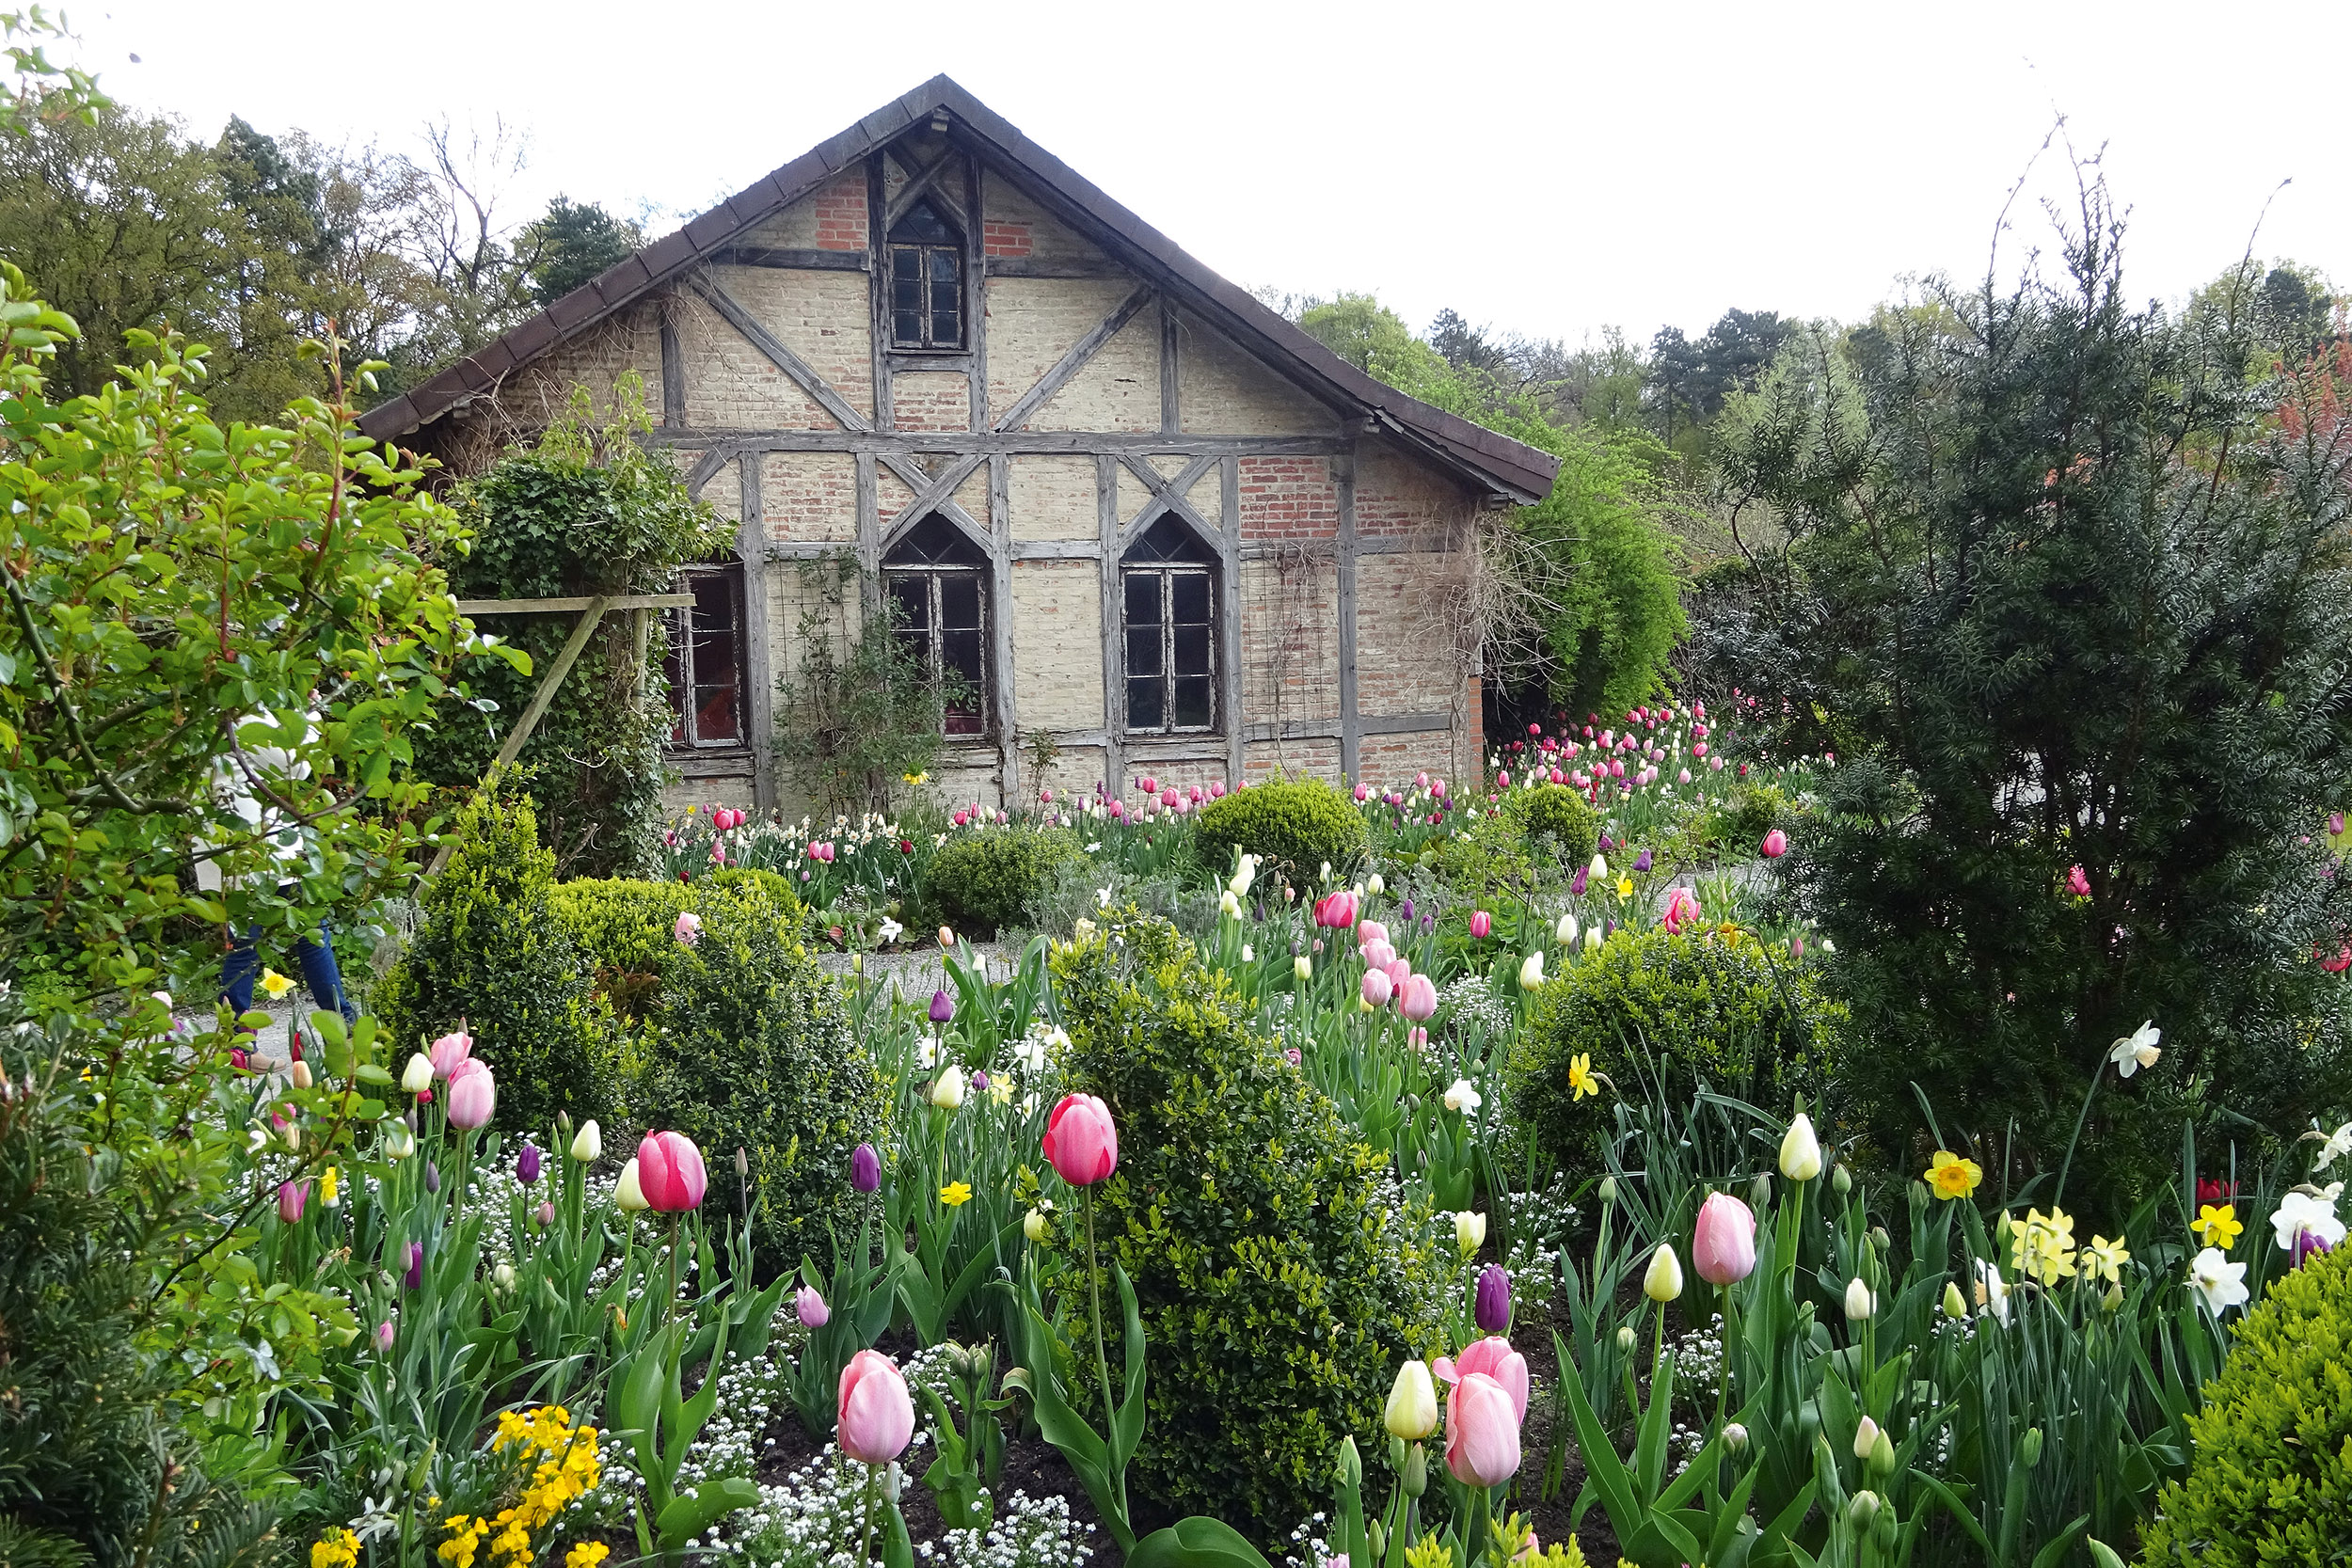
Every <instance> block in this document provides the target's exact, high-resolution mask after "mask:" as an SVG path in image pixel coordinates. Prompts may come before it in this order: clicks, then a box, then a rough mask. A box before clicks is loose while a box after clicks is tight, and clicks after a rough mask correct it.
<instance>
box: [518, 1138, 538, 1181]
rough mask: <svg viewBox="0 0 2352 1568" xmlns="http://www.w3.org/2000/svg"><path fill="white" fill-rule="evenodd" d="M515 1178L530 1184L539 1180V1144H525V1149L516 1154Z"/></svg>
mask: <svg viewBox="0 0 2352 1568" xmlns="http://www.w3.org/2000/svg"><path fill="white" fill-rule="evenodd" d="M515 1180H517V1181H519V1182H521V1183H522V1184H523V1185H524V1186H526V1187H528V1186H530V1185H531V1184H532V1182H533V1181H536V1180H539V1146H538V1145H537V1144H525V1145H523V1151H522V1152H521V1153H520V1154H517V1155H516V1156H515Z"/></svg>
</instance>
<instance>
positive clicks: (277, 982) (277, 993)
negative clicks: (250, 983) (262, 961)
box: [262, 969, 294, 1002]
mask: <svg viewBox="0 0 2352 1568" xmlns="http://www.w3.org/2000/svg"><path fill="white" fill-rule="evenodd" d="M290 990H294V982H293V981H292V980H289V979H287V978H286V977H285V976H284V975H283V974H278V971H276V970H274V969H264V970H262V995H264V996H266V997H268V998H269V999H270V1000H271V1001H272V1002H276V1001H278V1000H279V999H280V998H282V997H283V996H284V995H285V994H286V993H287V992H288V991H290Z"/></svg>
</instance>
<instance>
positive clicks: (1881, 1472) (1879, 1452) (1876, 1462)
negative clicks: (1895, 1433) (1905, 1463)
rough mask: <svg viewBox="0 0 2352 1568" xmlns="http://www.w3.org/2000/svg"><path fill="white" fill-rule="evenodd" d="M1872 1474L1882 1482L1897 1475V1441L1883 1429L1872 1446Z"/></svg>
mask: <svg viewBox="0 0 2352 1568" xmlns="http://www.w3.org/2000/svg"><path fill="white" fill-rule="evenodd" d="M1870 1473H1871V1474H1872V1475H1874V1476H1877V1477H1879V1478H1881V1479H1882V1480H1883V1479H1884V1478H1885V1477H1887V1476H1891V1475H1893V1474H1894V1473H1895V1440H1894V1439H1893V1438H1892V1437H1889V1436H1888V1435H1887V1434H1886V1433H1885V1431H1884V1430H1883V1429H1881V1431H1880V1433H1879V1434H1878V1436H1877V1438H1876V1439H1874V1440H1873V1441H1872V1442H1871V1444H1870Z"/></svg>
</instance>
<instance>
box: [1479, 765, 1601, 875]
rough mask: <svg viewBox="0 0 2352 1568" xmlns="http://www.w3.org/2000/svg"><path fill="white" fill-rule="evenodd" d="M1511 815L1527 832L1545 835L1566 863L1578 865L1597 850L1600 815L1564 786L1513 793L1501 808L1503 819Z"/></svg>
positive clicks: (1550, 785)
mask: <svg viewBox="0 0 2352 1568" xmlns="http://www.w3.org/2000/svg"><path fill="white" fill-rule="evenodd" d="M1514 814H1516V816H1517V817H1518V821H1519V822H1520V823H1521V824H1522V825H1524V826H1525V828H1526V830H1527V832H1530V833H1543V834H1547V835H1549V837H1550V838H1551V840H1552V841H1553V842H1554V843H1556V844H1558V845H1559V846H1560V859H1561V861H1562V862H1563V863H1566V864H1569V865H1581V864H1582V863H1584V862H1586V861H1589V860H1591V859H1592V858H1593V853H1594V851H1595V850H1597V849H1598V848H1599V847H1600V813H1598V812H1597V811H1595V810H1594V809H1593V808H1592V805H1591V803H1590V802H1588V801H1587V800H1585V799H1584V797H1583V795H1582V793H1581V792H1580V791H1577V790H1573V789H1570V788H1569V787H1568V786H1567V785H1566V784H1545V785H1543V786H1542V787H1541V788H1537V789H1523V790H1518V791H1515V792H1514V793H1512V794H1511V795H1509V796H1508V797H1506V798H1505V804H1504V807H1503V815H1504V816H1512V815H1514Z"/></svg>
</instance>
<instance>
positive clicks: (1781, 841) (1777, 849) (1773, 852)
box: [1764, 828, 1788, 861]
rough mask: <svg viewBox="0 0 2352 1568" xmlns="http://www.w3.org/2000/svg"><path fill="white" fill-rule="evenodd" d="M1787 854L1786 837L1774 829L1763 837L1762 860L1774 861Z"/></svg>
mask: <svg viewBox="0 0 2352 1568" xmlns="http://www.w3.org/2000/svg"><path fill="white" fill-rule="evenodd" d="M1787 853H1788V834H1787V833H1784V832H1781V831H1780V830H1779V829H1778V828H1774V829H1773V830H1772V832H1769V833H1766V834H1765V835H1764V858H1765V859H1766V860H1768V861H1776V860H1778V859H1780V857H1781V856H1783V855H1785V854H1787Z"/></svg>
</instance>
